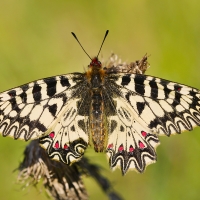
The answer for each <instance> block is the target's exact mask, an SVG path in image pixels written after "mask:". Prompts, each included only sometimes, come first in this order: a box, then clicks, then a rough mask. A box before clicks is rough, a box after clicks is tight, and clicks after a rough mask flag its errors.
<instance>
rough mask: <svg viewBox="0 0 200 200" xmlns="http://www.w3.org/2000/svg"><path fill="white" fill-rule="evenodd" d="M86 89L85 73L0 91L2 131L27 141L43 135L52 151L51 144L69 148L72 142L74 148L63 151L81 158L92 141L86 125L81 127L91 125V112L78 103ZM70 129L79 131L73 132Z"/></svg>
mask: <svg viewBox="0 0 200 200" xmlns="http://www.w3.org/2000/svg"><path fill="white" fill-rule="evenodd" d="M86 91H87V90H86V82H85V78H84V75H83V74H81V73H73V74H67V75H62V76H55V77H50V78H45V79H41V80H37V81H35V82H31V83H29V84H26V85H22V86H20V87H17V88H14V89H11V90H8V91H5V92H3V93H1V94H0V133H2V135H3V136H11V137H13V138H14V139H18V138H19V139H23V140H26V141H27V140H30V139H37V138H41V137H42V139H40V140H41V143H42V145H43V147H44V148H46V149H47V150H48V153H49V154H50V151H49V149H50V147H49V146H53V147H54V148H55V149H56V150H58V151H59V150H60V148H59V147H61V145H62V148H64V149H65V150H66V145H67V144H68V146H70V145H69V143H70V144H72V145H71V146H70V147H71V148H69V149H68V151H64V153H63V154H62V155H65V157H66V155H68V154H72V155H74V157H75V158H74V159H78V158H79V157H80V156H81V155H82V154H83V150H82V149H85V148H86V146H87V143H88V136H87V132H85V130H86V128H82V129H81V130H82V131H81V132H79V131H80V128H79V129H78V127H81V126H82V127H86V126H87V120H88V115H87V113H88V112H85V113H80V112H83V111H82V110H80V108H81V106H80V105H78V104H81V99H84V97H85V95H86V94H87V92H86ZM77 106H79V107H80V108H79V107H77ZM70 129H71V131H73V130H74V129H75V131H74V132H73V134H72V135H70V136H69V134H68V132H69V130H70ZM83 130H84V132H83ZM53 134H54V135H55V137H53ZM46 135H48V136H47V137H49V138H50V139H51V140H52V141H51V143H50V142H48V144H49V145H47V143H46V142H45V141H46V140H47V139H46V140H45V141H44V138H45V136H46ZM50 139H49V140H50ZM53 139H54V140H56V142H54V140H53ZM79 140H80V141H81V142H79ZM75 143H76V145H75ZM79 143H80V144H81V145H79ZM64 144H65V145H64ZM77 144H78V145H77ZM77 146H78V147H77ZM79 146H81V148H82V149H81V150H80V149H79ZM83 146H84V147H83ZM77 149H78V150H77ZM66 152H67V153H66ZM55 158H56V159H61V158H62V157H58V156H57V157H55ZM71 160H73V159H69V161H71ZM67 163H68V164H69V162H67Z"/></svg>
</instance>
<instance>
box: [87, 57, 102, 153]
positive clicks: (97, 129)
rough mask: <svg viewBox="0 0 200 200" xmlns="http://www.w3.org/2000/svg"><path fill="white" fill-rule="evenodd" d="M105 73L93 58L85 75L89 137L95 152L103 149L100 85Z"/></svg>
mask: <svg viewBox="0 0 200 200" xmlns="http://www.w3.org/2000/svg"><path fill="white" fill-rule="evenodd" d="M104 75H105V71H104V70H103V69H102V68H101V63H100V62H99V61H98V59H97V58H94V59H93V60H92V62H91V63H90V65H89V70H88V72H87V73H86V76H87V79H88V82H89V85H90V95H91V105H90V135H91V138H92V141H93V144H94V149H95V151H97V152H102V151H103V150H104V149H105V145H106V144H105V141H106V134H105V127H104V126H105V125H104V121H103V120H104V103H103V97H102V84H103V82H104Z"/></svg>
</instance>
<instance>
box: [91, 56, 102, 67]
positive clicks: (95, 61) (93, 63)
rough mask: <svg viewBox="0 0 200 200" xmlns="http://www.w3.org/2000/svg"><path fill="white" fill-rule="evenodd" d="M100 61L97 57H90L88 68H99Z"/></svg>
mask: <svg viewBox="0 0 200 200" xmlns="http://www.w3.org/2000/svg"><path fill="white" fill-rule="evenodd" d="M101 66H102V65H101V62H100V61H99V59H98V58H97V57H94V58H93V59H92V61H91V62H90V65H89V68H97V69H100V68H101Z"/></svg>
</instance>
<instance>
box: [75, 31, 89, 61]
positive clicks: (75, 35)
mask: <svg viewBox="0 0 200 200" xmlns="http://www.w3.org/2000/svg"><path fill="white" fill-rule="evenodd" d="M72 35H73V36H74V38H75V39H76V41H77V42H78V43H79V45H80V46H81V48H82V49H83V51H84V52H85V53H86V55H87V56H88V57H89V58H90V60H92V58H91V57H90V56H89V54H88V53H87V52H86V51H85V49H84V48H83V46H82V45H81V43H80V42H79V40H78V38H77V37H76V35H75V33H73V32H72Z"/></svg>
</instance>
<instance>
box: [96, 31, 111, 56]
mask: <svg viewBox="0 0 200 200" xmlns="http://www.w3.org/2000/svg"><path fill="white" fill-rule="evenodd" d="M108 32H109V30H107V31H106V33H105V36H104V38H103V42H102V43H101V47H100V49H99V52H98V54H97V58H98V56H99V53H100V51H101V48H102V46H103V43H104V41H105V39H106V37H107V35H108Z"/></svg>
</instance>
